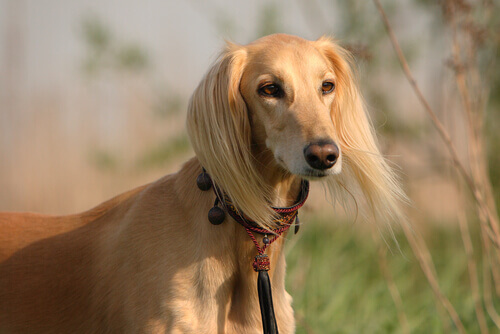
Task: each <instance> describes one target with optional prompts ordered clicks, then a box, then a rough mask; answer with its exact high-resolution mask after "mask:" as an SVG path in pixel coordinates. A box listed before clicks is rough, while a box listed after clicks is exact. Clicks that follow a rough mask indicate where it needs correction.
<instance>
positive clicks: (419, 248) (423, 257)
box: [402, 224, 466, 334]
mask: <svg viewBox="0 0 500 334" xmlns="http://www.w3.org/2000/svg"><path fill="white" fill-rule="evenodd" d="M402 227H403V231H404V233H405V235H406V238H407V239H408V241H409V243H410V246H411V248H412V250H413V253H414V254H415V256H416V257H417V259H418V262H419V263H420V267H421V268H422V271H423V272H424V275H425V277H426V278H427V281H428V282H429V284H430V286H431V288H432V291H433V292H434V295H435V296H436V298H437V299H438V300H439V301H440V302H441V304H442V305H443V307H444V308H445V309H446V311H447V312H448V314H449V315H450V317H451V319H452V320H453V323H454V324H455V327H456V328H457V330H458V332H459V333H460V334H465V333H466V331H465V327H464V325H463V323H462V320H460V317H459V315H458V313H457V311H456V310H455V308H454V307H453V305H452V304H451V302H450V300H449V299H448V298H447V297H446V296H445V294H444V293H443V292H442V291H441V288H440V287H439V282H438V280H437V278H436V275H435V272H434V268H433V265H432V259H431V257H430V255H429V253H428V250H427V246H426V245H425V243H424V241H423V240H422V239H421V238H420V237H419V235H418V234H417V232H415V231H412V230H410V227H409V226H408V225H406V224H402ZM416 237H418V238H419V240H417V239H416Z"/></svg>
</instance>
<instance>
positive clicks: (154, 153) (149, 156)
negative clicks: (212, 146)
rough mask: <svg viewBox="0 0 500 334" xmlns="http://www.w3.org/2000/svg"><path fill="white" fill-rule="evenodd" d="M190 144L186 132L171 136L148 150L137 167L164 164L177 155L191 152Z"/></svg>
mask: <svg viewBox="0 0 500 334" xmlns="http://www.w3.org/2000/svg"><path fill="white" fill-rule="evenodd" d="M189 150H190V145H189V140H188V137H187V135H186V134H184V133H183V134H181V135H179V136H177V137H174V138H170V139H169V140H166V141H164V142H163V143H161V144H160V145H158V146H156V147H154V148H152V149H151V150H149V151H148V152H146V153H145V154H144V155H143V156H142V157H141V158H140V159H139V160H138V161H137V167H138V168H140V169H147V168H152V167H159V166H164V165H165V164H167V163H169V162H171V161H172V160H173V159H175V158H176V157H178V156H180V155H182V154H185V153H186V152H189Z"/></svg>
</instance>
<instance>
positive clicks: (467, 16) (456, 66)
mask: <svg viewBox="0 0 500 334" xmlns="http://www.w3.org/2000/svg"><path fill="white" fill-rule="evenodd" d="M374 3H375V5H376V7H377V9H378V11H379V12H380V15H381V18H382V21H383V23H384V25H385V27H386V30H387V33H388V35H389V38H390V40H391V43H392V45H393V47H394V50H395V52H396V54H397V56H398V59H399V61H400V64H401V67H402V69H403V72H404V73H405V75H406V77H407V79H408V81H409V83H410V85H411V87H412V88H413V90H414V92H415V93H416V95H417V97H418V99H419V100H420V102H421V103H422V105H423V106H424V109H425V111H426V112H427V114H428V115H429V117H430V118H431V120H432V122H433V124H434V125H435V127H436V129H437V130H438V133H439V135H440V136H441V138H442V139H443V141H444V143H445V145H446V147H447V149H448V151H449V153H450V154H451V157H452V160H453V163H454V166H455V168H456V170H457V171H458V173H459V174H460V175H461V176H462V177H463V179H464V180H465V183H466V184H467V186H468V187H469V189H470V190H471V193H472V196H473V198H474V200H475V203H476V208H477V210H478V212H479V220H480V222H481V227H482V230H483V235H487V236H488V238H487V239H484V240H483V245H484V247H483V249H484V253H485V254H484V255H485V257H487V258H489V259H490V261H489V268H491V271H492V274H493V277H494V282H495V287H496V290H497V294H499V291H500V280H499V279H500V274H499V272H498V270H499V268H498V261H499V257H500V250H499V247H500V226H499V225H500V224H499V219H498V211H497V208H496V205H495V200H494V196H493V191H492V186H491V181H490V179H489V173H488V164H487V157H486V153H485V152H486V150H485V141H484V136H483V130H484V129H483V125H484V112H483V109H484V105H485V101H486V100H487V93H486V92H487V89H486V88H487V87H484V84H483V83H482V81H481V80H480V75H479V68H478V66H479V65H478V60H477V54H478V47H479V45H480V43H481V37H482V36H481V35H479V34H480V33H484V31H483V30H481V29H477V28H478V27H477V25H474V21H473V17H472V15H473V9H474V8H473V7H472V5H469V4H468V3H465V2H463V1H459V0H446V1H443V2H442V8H443V14H444V18H445V22H446V24H447V25H448V27H449V28H450V29H451V32H452V45H451V49H452V68H453V70H454V74H455V80H456V83H457V87H458V92H459V95H460V97H461V100H462V105H463V109H464V112H465V124H466V127H467V142H468V155H467V161H468V162H469V166H470V172H469V171H468V169H467V168H466V166H465V165H464V163H463V162H462V161H461V160H460V159H459V155H458V153H457V149H456V148H455V146H454V144H453V142H452V139H451V136H450V135H449V133H448V131H447V130H446V128H445V127H444V125H443V124H442V123H441V121H440V120H439V119H438V117H437V115H436V113H435V112H434V111H433V110H432V108H431V107H430V104H429V103H428V101H427V100H426V98H425V97H424V96H423V94H422V91H421V90H420V88H419V86H418V85H417V83H416V81H415V79H414V76H413V74H412V72H411V70H410V68H409V66H408V62H407V61H406V58H405V56H404V54H403V51H402V50H401V47H400V46H399V43H398V41H397V39H396V37H395V34H394V31H393V29H392V27H391V24H390V23H389V20H388V18H387V15H386V13H385V11H384V9H383V7H382V5H381V4H380V1H379V0H374ZM488 4H489V5H491V4H490V3H487V5H488ZM483 15H490V11H488V10H485V11H484V12H483ZM457 182H458V180H457ZM459 218H460V217H459ZM462 220H465V218H464V217H461V218H460V219H459V221H460V227H461V231H462V239H463V241H464V247H465V250H466V253H467V255H468V259H469V274H470V284H471V289H472V294H473V298H474V299H475V304H476V316H477V320H478V323H479V326H480V329H481V333H487V332H488V331H487V326H486V320H485V318H484V312H483V311H482V307H481V301H480V300H479V292H478V290H479V287H478V283H477V281H478V280H477V276H476V275H477V272H476V266H475V263H474V262H473V261H472V249H471V247H470V242H469V240H470V234H469V232H468V229H466V227H467V223H466V221H465V222H464V221H462ZM404 230H405V234H406V236H407V238H408V240H409V241H410V244H411V245H412V248H413V249H414V252H415V255H417V256H418V258H419V261H420V262H421V267H422V270H424V272H425V273H426V276H427V279H428V281H429V283H430V285H431V287H432V288H433V290H434V292H435V295H436V296H437V298H438V299H439V300H441V302H442V303H443V305H444V306H445V307H446V309H447V310H448V312H449V314H450V316H451V318H452V319H453V321H454V322H455V325H456V326H457V329H458V330H459V331H460V332H462V331H464V328H463V325H462V323H461V321H460V319H459V317H458V314H456V311H455V310H454V308H453V307H452V305H451V303H450V302H449V301H448V300H447V299H446V297H445V296H444V295H443V294H442V293H441V291H440V290H439V285H438V282H437V280H436V277H435V275H433V274H432V272H431V270H430V269H429V268H430V267H429V265H430V263H431V261H432V260H431V258H430V256H429V257H425V256H422V252H427V248H426V246H425V244H423V243H421V244H419V242H418V241H417V239H421V238H420V237H419V236H418V235H414V234H413V233H411V232H410V231H408V228H407V227H406V226H404ZM490 243H491V244H493V246H494V248H493V247H489V244H490ZM490 249H492V252H493V254H492V256H489V255H490ZM489 276H490V275H489V273H486V274H485V277H489ZM485 279H488V278H485ZM488 312H489V314H490V317H492V318H493V319H494V320H495V319H497V318H498V315H497V314H496V311H495V310H494V307H493V304H492V303H490V305H489V307H488ZM495 323H496V324H497V326H498V323H497V321H495Z"/></svg>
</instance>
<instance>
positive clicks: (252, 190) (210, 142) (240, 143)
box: [187, 43, 274, 228]
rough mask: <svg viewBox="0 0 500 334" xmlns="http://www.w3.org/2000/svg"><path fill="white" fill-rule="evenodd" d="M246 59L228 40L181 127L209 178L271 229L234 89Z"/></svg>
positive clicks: (264, 192) (246, 126)
mask: <svg viewBox="0 0 500 334" xmlns="http://www.w3.org/2000/svg"><path fill="white" fill-rule="evenodd" d="M246 59H247V55H246V51H245V49H244V47H241V46H238V45H235V44H229V43H228V45H227V47H226V49H225V50H224V51H223V52H222V53H221V55H220V56H219V58H218V59H217V61H216V62H215V64H214V65H213V66H212V67H211V68H210V69H209V71H208V73H207V74H206V75H205V77H204V78H203V79H202V81H201V83H200V85H199V86H198V88H197V89H196V90H195V92H194V93H193V96H192V97H191V100H190V103H189V107H188V117H187V130H188V134H189V137H190V140H191V143H192V145H193V148H194V151H195V153H196V156H197V158H198V160H199V161H200V163H201V164H202V165H203V166H204V167H205V168H206V169H207V171H208V172H209V174H210V176H211V177H212V180H213V181H214V182H215V183H216V184H217V185H218V186H219V187H220V188H221V189H222V190H223V191H224V192H225V193H226V194H227V195H228V196H229V197H230V198H231V200H232V202H233V204H234V205H235V206H236V207H237V208H238V209H240V210H241V211H242V212H243V213H244V214H245V215H247V216H248V217H249V218H250V219H252V220H253V221H255V222H256V223H257V224H259V225H261V226H262V227H264V228H271V227H273V223H272V218H273V215H274V213H273V211H272V209H271V208H270V207H269V205H268V203H269V199H270V193H271V191H270V189H269V186H268V185H266V184H265V183H264V182H263V180H262V177H261V176H260V175H259V174H258V173H257V172H256V170H257V169H256V168H255V161H254V158H253V155H252V154H251V149H250V145H251V129H250V120H249V118H248V111H247V107H246V104H245V101H244V100H243V98H242V96H241V94H240V90H239V85H240V80H241V76H242V74H243V71H244V68H245V64H246Z"/></svg>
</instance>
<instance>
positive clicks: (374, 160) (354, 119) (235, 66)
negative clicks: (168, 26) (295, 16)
mask: <svg viewBox="0 0 500 334" xmlns="http://www.w3.org/2000/svg"><path fill="white" fill-rule="evenodd" d="M315 43H316V47H317V48H318V50H320V51H322V52H323V54H324V55H325V57H326V58H328V60H329V61H330V62H331V64H332V69H333V71H334V73H335V74H336V80H337V83H336V87H337V91H336V97H335V102H334V106H333V108H332V112H331V116H332V120H333V122H334V124H335V127H336V131H337V133H338V137H339V145H340V147H341V151H342V154H343V158H342V163H343V166H342V170H343V171H342V173H341V174H340V175H338V176H334V177H331V178H329V179H328V180H327V181H326V185H327V187H328V189H329V192H330V194H331V196H332V199H334V200H337V201H340V202H344V204H345V202H346V201H347V200H348V199H349V198H352V197H354V199H355V200H357V199H361V198H363V199H364V202H366V207H368V212H366V213H365V214H364V215H365V216H366V218H368V219H369V218H370V217H373V218H374V219H375V220H376V221H378V222H381V223H390V222H392V221H400V222H405V221H406V219H405V217H404V214H403V213H402V211H401V204H402V203H407V202H408V200H407V197H406V195H405V193H404V192H403V190H402V189H401V187H400V185H399V181H398V180H397V178H396V176H395V174H394V172H393V171H392V169H391V168H390V167H389V166H388V164H387V162H386V161H385V159H384V157H383V156H382V155H381V153H380V151H379V149H378V147H377V142H376V137H375V134H374V131H373V127H372V125H371V122H370V120H369V118H368V115H367V113H366V111H365V106H364V102H363V100H362V97H361V95H360V93H359V89H358V87H357V85H356V82H355V78H354V73H353V66H352V63H353V61H352V57H351V55H350V54H349V52H347V51H346V50H344V49H343V48H341V47H339V46H338V45H337V44H335V43H334V42H333V41H332V40H331V39H329V38H326V37H322V38H320V39H318V40H317V41H316V42H315ZM246 58H247V55H246V51H245V49H244V48H243V47H241V46H238V45H234V44H230V43H228V46H227V48H226V50H224V51H223V52H222V54H221V55H220V56H219V58H218V59H217V61H216V62H215V64H214V65H213V66H212V67H211V68H210V69H209V71H208V73H207V74H206V75H205V77H204V78H203V80H202V81H201V83H200V85H199V86H198V88H197V89H196V90H195V92H194V94H193V96H192V97H191V100H190V103H189V108H188V117H187V129H188V134H189V137H190V140H191V143H192V145H193V148H194V151H195V153H196V156H197V158H198V160H199V161H200V163H201V164H202V165H203V166H204V167H205V168H206V169H207V171H208V172H209V173H210V175H211V177H212V179H213V180H214V182H215V183H216V184H217V185H218V186H219V187H220V188H221V189H223V190H224V191H225V192H226V193H227V195H228V196H229V197H230V198H231V199H232V201H233V203H234V205H235V206H236V207H237V208H238V209H240V210H241V211H242V212H243V213H245V215H246V216H248V217H249V218H250V219H252V220H253V221H255V222H256V223H257V224H259V225H260V226H261V227H263V228H266V229H272V228H274V227H275V224H274V223H273V219H274V218H275V213H274V211H273V210H272V209H271V208H270V206H269V203H270V201H271V192H272V189H270V187H269V185H267V184H266V183H265V182H264V181H263V179H262V177H261V176H260V175H259V173H258V172H257V169H256V168H255V165H256V163H258V162H256V161H254V157H253V155H252V152H251V150H250V145H251V129H250V121H249V119H248V112H247V109H246V104H245V102H244V100H243V98H242V96H241V94H240V92H239V84H240V79H241V75H242V72H243V70H244V67H245V63H246Z"/></svg>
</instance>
